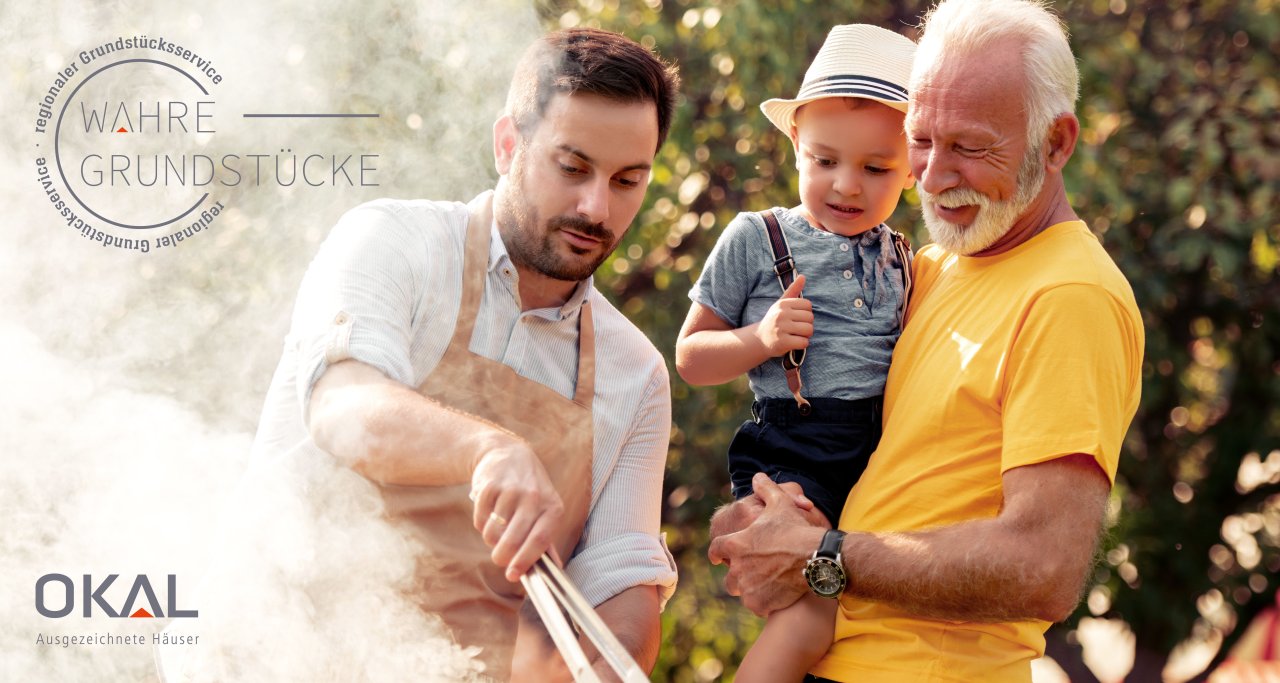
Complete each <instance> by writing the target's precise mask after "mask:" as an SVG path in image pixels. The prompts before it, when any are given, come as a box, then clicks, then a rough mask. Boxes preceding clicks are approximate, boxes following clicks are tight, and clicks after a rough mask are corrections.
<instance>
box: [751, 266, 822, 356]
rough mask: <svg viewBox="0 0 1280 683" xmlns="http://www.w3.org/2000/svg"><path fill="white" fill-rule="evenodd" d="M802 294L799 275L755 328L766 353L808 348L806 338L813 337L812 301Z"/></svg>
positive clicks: (801, 282)
mask: <svg viewBox="0 0 1280 683" xmlns="http://www.w3.org/2000/svg"><path fill="white" fill-rule="evenodd" d="M803 293H804V276H803V275H801V276H799V277H797V278H796V279H795V282H792V283H791V286H790V287H787V291H785V292H783V293H782V297H781V298H780V299H778V300H777V301H775V302H773V305H772V306H770V307H769V311H768V312H767V313H765V314H764V319H762V320H761V321H760V324H759V326H757V327H756V338H757V339H759V340H760V343H761V344H762V345H764V348H765V349H766V350H768V352H769V355H770V356H781V355H782V354H784V353H786V352H788V351H795V350H797V349H804V348H808V346H809V338H810V337H812V336H813V303H812V302H811V301H809V300H808V299H805V298H804V297H803V296H802V294H803Z"/></svg>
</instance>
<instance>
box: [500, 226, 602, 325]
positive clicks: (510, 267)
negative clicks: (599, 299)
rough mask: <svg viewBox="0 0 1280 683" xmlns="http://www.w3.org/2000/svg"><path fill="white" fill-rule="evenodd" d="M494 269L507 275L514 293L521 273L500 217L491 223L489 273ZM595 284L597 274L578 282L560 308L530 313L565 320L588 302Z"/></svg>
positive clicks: (540, 309)
mask: <svg viewBox="0 0 1280 683" xmlns="http://www.w3.org/2000/svg"><path fill="white" fill-rule="evenodd" d="M494 271H500V272H501V273H502V276H504V277H505V276H507V275H508V274H509V277H508V278H507V282H508V284H509V285H510V286H511V292H512V294H513V295H514V294H515V293H516V291H517V289H516V282H517V281H518V280H519V277H520V274H519V272H518V271H516V267H515V264H514V263H512V262H511V254H510V253H508V252H507V245H506V244H505V243H504V242H503V241H502V233H500V232H498V219H497V218H496V217H495V218H494V219H493V220H492V221H491V222H490V223H489V267H488V272H489V274H491V275H492V274H493V272H494ZM594 285H595V276H594V275H592V276H589V277H587V279H586V280H583V281H582V282H579V283H578V286H577V287H576V288H574V290H573V294H572V295H570V296H569V300H568V301H565V302H564V304H563V305H562V306H560V307H558V308H539V309H534V310H532V311H529V313H531V314H534V315H537V316H539V317H542V318H546V319H548V320H563V319H565V318H567V317H569V316H571V315H573V314H574V313H575V312H577V310H578V309H580V308H582V304H584V303H586V301H587V295H588V294H589V293H590V292H591V288H592V287H593V286H594Z"/></svg>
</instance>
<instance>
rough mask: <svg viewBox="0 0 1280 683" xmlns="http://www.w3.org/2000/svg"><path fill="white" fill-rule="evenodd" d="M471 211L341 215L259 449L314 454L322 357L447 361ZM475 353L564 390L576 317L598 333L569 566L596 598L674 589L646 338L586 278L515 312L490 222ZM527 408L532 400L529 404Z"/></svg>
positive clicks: (290, 347) (659, 373) (572, 370)
mask: <svg viewBox="0 0 1280 683" xmlns="http://www.w3.org/2000/svg"><path fill="white" fill-rule="evenodd" d="M467 215H468V214H467V207H466V205H465V204H462V203H458V202H432V201H425V200H416V201H393V200H378V201H375V202H369V203H367V204H362V205H361V206H358V207H356V208H355V209H352V210H351V211H349V212H347V214H345V215H344V216H343V217H342V218H341V219H340V220H339V221H338V224H337V226H335V227H334V229H333V232H332V233H331V234H330V235H329V237H328V238H327V239H326V240H325V242H324V244H323V245H322V246H321V248H320V252H319V253H318V254H317V256H316V258H315V260H314V261H313V262H312V264H311V266H310V267H309V268H308V270H307V274H306V276H305V278H304V279H303V282H302V286H301V288H300V290H299V292H298V300H297V303H296V305H295V308H294V313H293V324H292V328H291V330H290V332H289V336H288V337H287V338H286V340H285V348H284V353H283V356H282V358H281V359H280V365H279V367H278V368H277V370H276V374H275V377H274V378H273V380H272V383H271V388H270V390H269V391H268V394H267V400H266V405H265V408H264V410H263V416H262V422H261V424H260V425H259V430H258V435H257V438H256V439H255V441H254V455H255V457H270V456H271V455H272V454H273V453H281V452H288V451H291V450H293V449H297V448H303V449H307V448H310V449H316V450H319V449H318V447H317V446H316V445H315V443H314V442H313V441H312V440H311V437H310V434H309V431H308V429H307V425H306V423H305V415H306V414H307V410H306V408H307V405H308V402H309V400H310V398H311V391H312V388H313V387H314V386H315V383H316V381H317V380H318V379H319V378H320V376H321V374H323V372H324V370H325V368H326V367H328V365H329V364H331V363H335V362H337V361H339V360H343V359H346V358H353V359H355V360H358V361H360V362H362V363H366V364H368V365H371V366H373V367H375V368H377V369H379V370H381V371H382V372H383V373H385V374H386V375H387V376H388V377H390V378H391V379H394V380H396V381H399V382H402V383H403V384H405V385H407V386H410V387H414V388H416V387H418V386H420V385H421V383H422V382H423V380H424V379H425V378H426V376H427V375H428V374H429V373H430V372H431V371H432V369H434V368H435V366H436V364H437V363H438V362H439V361H440V358H441V357H442V356H443V355H444V351H445V348H446V347H447V346H448V344H449V340H450V337H451V336H452V334H453V329H454V325H455V323H456V321H457V316H458V307H459V301H460V298H461V293H462V260H463V251H464V249H463V245H464V242H465V237H466V228H467ZM490 230H491V232H492V240H491V247H490V253H489V264H488V272H487V273H486V280H485V289H484V294H483V296H482V297H481V301H480V308H479V312H478V313H477V319H476V322H475V331H474V333H473V335H472V338H471V344H470V350H471V351H472V352H473V353H476V354H479V355H482V356H485V357H486V358H490V359H493V360H497V361H500V362H502V363H504V364H505V365H507V366H508V367H510V368H512V369H513V370H515V371H516V372H517V373H519V374H520V375H521V376H522V377H525V378H528V379H530V380H533V381H536V382H539V383H541V384H543V385H545V386H547V387H549V388H551V389H553V390H555V391H557V392H559V393H561V394H562V395H564V396H565V397H567V398H572V397H573V393H574V388H575V386H576V382H577V367H578V315H579V313H580V311H581V309H582V304H583V302H584V301H587V300H590V301H591V309H592V311H593V314H594V316H593V317H594V320H593V322H594V323H595V333H596V349H595V353H596V380H595V397H594V399H593V403H592V407H593V418H594V441H595V451H594V453H593V456H592V481H591V506H590V511H589V513H588V517H587V522H586V527H585V529H584V530H583V533H582V539H581V540H580V541H579V544H578V547H577V549H576V550H575V552H574V555H573V557H572V558H570V559H569V561H568V564H567V566H566V570H567V572H568V574H569V577H570V578H571V579H573V581H574V583H575V584H577V586H578V587H579V588H580V589H581V590H582V592H583V594H584V595H585V596H586V597H587V599H588V600H590V601H591V602H592V603H593V604H600V603H601V602H604V601H605V600H608V599H609V598H611V597H613V596H615V595H617V594H619V593H621V592H622V591H624V590H626V589H628V588H631V587H634V586H640V585H656V586H659V587H660V588H661V594H662V602H663V604H665V602H666V599H667V598H668V597H670V595H671V593H672V591H674V590H675V583H676V570H675V562H674V561H673V560H672V558H671V554H670V552H668V550H667V548H666V544H665V543H664V541H663V539H662V537H661V535H660V534H659V524H660V517H661V505H662V475H663V471H664V469H665V464H666V455H667V444H668V440H669V438H670V430H671V398H670V386H669V380H668V377H667V370H666V365H665V363H664V362H663V359H662V356H661V354H659V353H658V350H657V349H656V348H654V346H653V344H652V342H650V341H649V340H648V338H647V337H645V335H644V334H643V333H642V332H640V330H639V329H637V328H636V327H635V325H633V324H632V323H631V322H630V321H629V320H627V319H626V318H625V317H624V316H623V315H622V314H621V313H619V312H618V310H617V309H616V308H614V307H613V306H612V305H611V304H610V303H609V302H608V301H607V300H605V298H604V297H603V296H602V295H601V294H600V292H599V291H597V290H596V289H595V287H594V286H592V282H591V280H588V281H586V282H584V283H582V284H581V285H579V287H578V288H577V290H576V291H575V292H574V294H573V296H572V297H570V299H569V300H568V301H567V302H566V303H565V304H564V305H563V306H559V307H556V308H542V309H535V310H530V311H521V310H520V305H519V300H518V297H517V288H516V285H517V278H518V274H517V272H516V269H515V267H514V266H513V265H512V263H511V258H510V257H509V256H508V255H507V250H506V247H505V246H504V245H503V242H502V239H501V238H500V236H499V234H498V231H497V227H496V225H491V226H490ZM529 408H530V410H536V409H537V407H536V406H530V407H529Z"/></svg>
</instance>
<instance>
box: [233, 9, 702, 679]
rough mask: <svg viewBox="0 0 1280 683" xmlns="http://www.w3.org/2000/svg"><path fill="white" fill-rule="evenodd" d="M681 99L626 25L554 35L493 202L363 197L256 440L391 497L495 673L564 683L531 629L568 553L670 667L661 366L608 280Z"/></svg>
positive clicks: (314, 275) (513, 105) (311, 276)
mask: <svg viewBox="0 0 1280 683" xmlns="http://www.w3.org/2000/svg"><path fill="white" fill-rule="evenodd" d="M678 87H679V79H678V76H677V75H676V72H675V69H674V67H670V66H668V65H666V64H664V63H663V62H662V61H661V60H660V59H658V57H657V56H656V55H654V54H653V53H651V52H650V51H649V50H648V49H646V48H644V47H642V46H641V45H639V44H637V43H635V42H633V41H631V40H629V39H627V38H625V37H623V36H621V35H618V34H615V33H609V32H606V31H600V30H596V29H586V28H583V29H569V30H564V31H558V32H555V33H552V34H550V35H547V36H545V37H543V38H542V39H540V40H538V41H537V42H536V43H535V44H534V46H533V47H531V48H530V50H529V51H528V52H527V53H526V54H525V56H524V57H523V58H522V60H521V62H520V63H519V65H518V66H517V70H516V73H515V76H514V78H513V79H512V83H511V89H510V93H509V95H508V99H507V109H506V111H505V112H504V113H503V115H502V116H501V117H500V118H498V120H497V122H496V123H495V124H494V129H493V130H494V141H493V149H494V159H495V165H496V167H497V171H498V174H499V176H500V177H499V180H498V182H497V186H496V188H495V189H494V191H493V192H486V193H484V194H482V195H480V196H479V197H477V198H475V199H474V200H472V201H471V203H470V204H469V205H468V204H463V203H460V202H430V201H390V200H380V201H377V202H372V203H369V204H365V205H362V206H359V207H356V208H355V209H353V210H352V211H350V212H349V213H347V214H346V215H345V216H344V217H343V218H342V219H341V221H340V222H339V223H338V225H337V227H336V228H335V229H334V231H333V233H332V234H331V235H330V237H329V238H328V240H327V241H326V242H325V244H324V246H323V247H322V248H321V250H320V253H319V255H318V256H317V257H316V259H315V261H314V262H313V263H312V264H311V267H310V269H309V270H308V271H307V275H306V278H305V279H304V281H303V283H302V287H301V290H300V291H299V294H298V301H297V305H296V308H295V311H294V317H293V328H292V330H291V332H290V337H289V340H288V342H287V343H286V346H285V353H284V357H283V358H282V360H281V362H280V366H279V369H278V370H277V373H276V377H275V380H274V381H273V383H272V387H271V390H270V393H269V395H268V398H267V405H266V408H265V410H264V414H263V420H262V425H263V426H262V428H261V429H260V431H259V435H258V440H257V442H256V444H255V447H256V449H257V450H259V451H264V452H269V453H276V452H294V453H299V452H300V453H302V454H304V455H305V456H306V457H321V456H322V454H321V453H319V451H320V450H323V451H327V452H328V453H330V454H332V455H333V456H335V457H336V458H337V459H338V460H339V461H340V462H343V463H346V464H348V465H350V466H351V467H353V468H354V469H355V470H356V471H358V472H360V473H361V474H363V475H365V476H366V477H368V478H369V479H370V480H371V481H372V482H373V483H374V484H376V485H377V486H378V487H379V489H380V490H381V491H382V494H383V497H384V498H385V500H386V503H387V511H388V513H389V514H390V515H392V516H394V517H397V518H400V519H403V520H406V521H407V522H408V524H407V526H408V527H409V528H411V529H413V531H414V532H415V533H416V534H417V535H418V537H419V539H420V540H421V542H422V546H423V547H424V553H425V554H424V556H423V558H422V562H421V566H420V568H419V576H418V581H417V591H416V596H417V597H418V599H419V600H420V602H421V604H422V606H423V607H424V608H425V609H427V610H429V611H431V612H435V613H438V614H440V615H441V617H442V618H443V619H444V621H445V624H446V625H447V626H448V627H449V628H450V630H451V631H452V633H453V634H454V636H455V638H456V639H457V640H458V641H459V643H461V644H462V645H465V646H475V647H476V648H477V649H478V651H479V652H480V654H479V655H478V656H479V658H480V659H481V660H483V661H484V663H485V664H486V667H487V668H486V669H485V673H486V674H487V675H489V676H492V677H494V678H496V679H499V680H506V679H507V678H508V677H510V678H512V679H521V680H532V681H544V680H568V678H569V676H568V672H567V669H565V668H564V667H563V666H562V665H560V663H559V662H560V660H559V658H558V657H555V656H552V655H551V653H550V641H549V639H548V638H547V637H546V636H545V631H541V630H540V629H539V628H537V627H536V624H535V622H534V621H532V620H525V621H521V620H518V619H517V613H518V612H520V609H519V608H520V606H521V604H522V601H523V599H524V594H523V591H522V589H521V586H520V584H519V583H518V580H519V578H520V576H521V575H522V574H524V573H525V571H527V570H528V568H529V567H530V566H531V565H532V564H533V562H534V561H535V560H536V559H537V558H538V557H539V556H541V555H542V554H543V553H544V552H547V551H549V550H558V554H559V557H561V558H563V559H564V560H565V561H566V562H567V565H566V570H567V572H568V574H569V576H570V577H571V578H572V579H573V580H574V581H575V582H576V583H577V585H578V586H579V587H580V588H581V589H582V591H583V593H584V594H585V595H586V597H587V598H588V599H589V600H591V601H592V602H593V603H595V604H598V605H599V612H600V613H601V616H602V617H603V618H604V620H605V621H606V622H607V623H608V624H609V625H610V626H611V627H613V629H614V631H615V632H616V634H617V635H618V637H619V639H620V640H621V641H622V642H623V643H624V645H626V646H627V647H628V648H629V649H630V650H631V652H632V654H633V655H634V657H635V658H636V659H637V660H639V662H640V663H641V664H642V665H644V666H648V667H652V665H653V663H654V661H655V660H656V657H657V649H658V643H659V640H660V628H659V610H660V608H661V605H662V603H663V602H664V601H665V600H666V598H667V596H669V595H670V592H671V591H672V590H673V588H674V584H675V579H676V577H675V567H674V565H673V563H672V561H671V557H670V554H669V553H668V552H667V551H666V548H665V546H664V545H663V543H662V540H661V538H660V537H659V534H658V524H659V512H660V507H661V491H662V474H663V470H664V465H665V462H666V453H667V440H668V437H669V431H670V419H671V415H670V398H669V390H668V380H667V373H666V367H665V364H664V363H663V361H662V357H661V355H660V354H659V353H658V352H657V350H656V349H655V348H654V347H653V345H652V344H651V343H650V342H649V341H648V339H647V338H646V337H645V336H644V334H643V333H641V332H640V331H639V330H638V329H636V327H635V326H634V325H632V324H631V323H630V322H629V321H627V320H626V318H624V317H623V316H622V314H620V313H619V312H618V311H617V310H616V309H614V307H613V306H611V305H610V304H609V303H608V302H607V301H606V300H605V299H604V297H602V296H601V294H600V293H599V292H598V291H597V290H596V289H595V288H594V287H593V286H592V279H591V277H592V273H593V272H594V271H595V269H596V267H597V266H599V264H600V263H601V262H602V261H603V260H604V259H605V258H606V257H607V256H608V255H609V253H610V252H612V251H613V249H614V247H615V246H617V244H618V241H619V240H620V239H622V236H623V235H624V234H625V233H626V231H627V229H628V228H629V226H630V225H631V222H632V220H633V219H634V218H635V215H636V213H637V212H638V211H639V209H640V205H641V203H642V201H643V199H644V195H645V188H646V186H647V185H648V180H649V173H650V170H651V167H652V163H653V158H654V155H655V154H656V153H657V151H658V148H659V147H660V146H661V145H662V142H663V140H664V139H665V138H666V135H667V132H668V130H669V127H670V124H671V120H672V114H673V111H674V108H675V101H676V94H677V89H678ZM523 613H524V614H526V615H527V614H528V610H525V611H524V612H523ZM513 658H514V664H513Z"/></svg>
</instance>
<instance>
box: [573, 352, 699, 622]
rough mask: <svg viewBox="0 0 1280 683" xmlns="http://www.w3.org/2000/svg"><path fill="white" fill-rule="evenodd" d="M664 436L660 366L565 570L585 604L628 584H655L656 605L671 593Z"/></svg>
mask: <svg viewBox="0 0 1280 683" xmlns="http://www.w3.org/2000/svg"><path fill="white" fill-rule="evenodd" d="M670 437H671V389H670V385H669V382H668V379H667V372H666V367H665V366H664V365H662V364H659V365H658V367H657V369H656V370H655V371H654V373H653V377H652V378H651V380H650V383H649V386H648V389H647V390H646V392H645V398H644V400H643V402H642V403H641V405H640V409H639V411H638V412H637V414H636V418H635V419H634V420H633V422H632V429H631V431H630V433H629V434H628V436H627V439H626V441H625V443H624V444H623V446H622V450H621V453H620V455H619V458H618V462H617V465H616V466H615V467H614V469H613V471H612V473H611V474H610V476H609V479H608V482H607V483H606V484H605V486H604V488H603V490H602V491H601V492H600V495H599V497H598V499H597V500H596V503H595V506H594V507H593V508H592V510H591V514H590V516H589V517H588V519H587V524H586V526H585V528H584V529H583V531H582V540H581V541H580V542H579V544H578V548H577V552H576V553H575V554H574V556H573V558H572V559H570V560H569V562H568V564H567V565H566V567H565V570H566V573H567V574H568V575H569V578H570V579H572V580H573V582H574V584H575V585H577V586H578V588H579V590H581V591H582V593H583V595H584V596H585V597H586V598H587V600H589V601H590V602H591V604H593V605H599V604H600V603H602V602H604V601H606V600H608V599H610V598H612V597H614V596H615V595H618V594H619V593H621V592H623V591H625V590H627V589H629V588H634V587H636V586H657V587H658V589H659V595H660V605H661V607H664V608H665V607H666V604H667V600H668V599H669V598H670V597H671V594H672V593H673V592H675V588H676V564H675V560H674V559H673V558H672V557H671V552H670V551H669V550H668V549H667V544H666V540H665V539H664V538H663V536H662V535H661V534H660V533H659V527H660V524H661V517H662V475H663V472H664V471H665V469H666V460H667V444H668V443H669V441H670Z"/></svg>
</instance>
